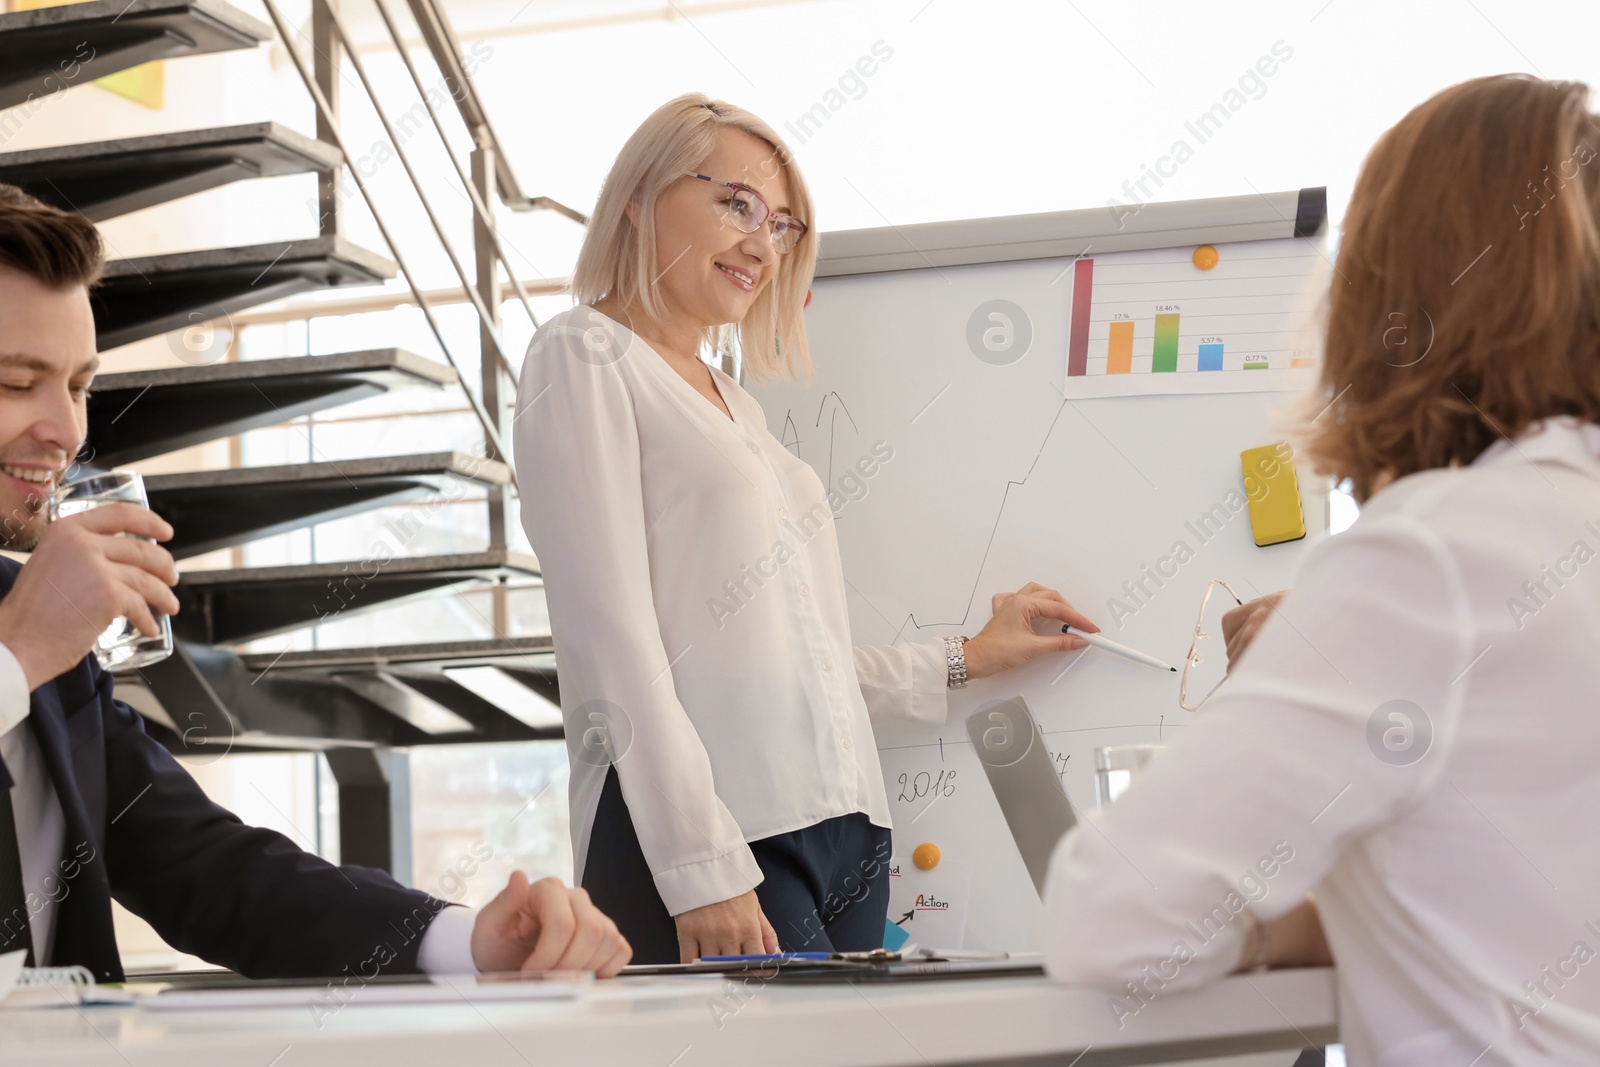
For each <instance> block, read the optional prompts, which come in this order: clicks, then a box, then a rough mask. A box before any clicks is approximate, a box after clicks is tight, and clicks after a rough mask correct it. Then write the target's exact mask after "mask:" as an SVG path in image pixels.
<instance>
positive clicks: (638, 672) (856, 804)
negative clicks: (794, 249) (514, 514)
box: [512, 306, 947, 915]
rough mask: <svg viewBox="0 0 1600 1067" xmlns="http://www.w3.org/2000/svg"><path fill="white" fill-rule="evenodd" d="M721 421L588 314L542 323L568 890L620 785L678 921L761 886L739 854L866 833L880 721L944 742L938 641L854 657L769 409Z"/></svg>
mask: <svg viewBox="0 0 1600 1067" xmlns="http://www.w3.org/2000/svg"><path fill="white" fill-rule="evenodd" d="M711 373H712V376H713V378H714V379H715V381H716V384H717V387H718V389H719V390H720V391H721V394H722V397H723V400H724V401H725V402H726V403H727V405H728V410H729V411H730V412H731V413H732V415H733V418H732V419H731V420H730V419H729V417H728V416H727V415H725V414H724V413H723V412H722V411H721V410H720V409H719V408H718V407H716V405H714V404H713V403H712V402H711V401H710V400H709V399H708V398H706V397H705V396H703V395H701V393H700V392H699V391H697V390H696V389H695V388H694V386H692V385H690V384H689V382H687V381H686V380H684V378H683V377H681V376H680V375H679V374H678V372H677V371H675V370H674V369H673V368H672V366H671V365H670V364H668V363H667V361H666V360H665V359H664V358H663V357H662V356H661V355H660V354H658V353H657V352H656V351H655V350H654V349H652V348H651V347H650V346H649V345H648V344H646V343H645V342H644V341H643V340H642V339H641V338H639V337H638V336H637V335H636V334H634V333H633V332H632V331H631V330H629V329H627V328H626V327H625V326H623V325H622V324H620V323H617V322H615V321H614V320H612V319H610V318H608V317H606V316H605V315H603V314H601V313H600V312H598V311H595V310H594V309H593V308H589V307H585V306H579V307H576V308H573V309H572V310H570V311H567V312H563V313H562V314H560V315H557V316H556V317H554V318H552V319H551V320H550V321H549V322H547V323H546V324H545V325H544V326H543V327H542V328H541V329H540V330H539V332H538V333H537V334H536V335H535V336H534V338H533V341H532V343H531V344H530V345H529V347H528V355H527V360H526V362H525V363H524V364H523V369H522V380H521V383H520V386H519V389H518V393H517V407H516V416H515V422H514V423H513V426H512V432H513V435H514V446H515V452H516V466H517V472H518V479H519V482H520V487H521V489H520V491H521V497H522V522H523V525H524V527H525V528H526V529H527V531H528V537H529V540H530V541H531V542H532V544H533V549H534V552H535V553H536V554H537V556H538V558H539V563H540V568H541V571H542V573H543V575H544V584H545V594H546V599H547V603H548V607H549V611H550V627H551V631H552V634H553V637H554V642H555V655H556V670H557V675H558V678H559V681H560V689H561V707H562V714H563V716H564V718H565V720H566V736H567V750H568V754H569V756H570V762H571V768H572V777H571V784H570V796H571V818H572V836H573V860H574V864H575V867H576V873H575V877H576V878H577V879H578V880H580V881H581V879H582V877H583V865H584V859H585V856H586V854H587V852H588V848H589V831H590V828H591V826H592V825H593V822H594V813H595V808H596V806H597V804H598V802H599V798H600V791H601V787H602V786H603V785H604V783H605V777H606V771H607V767H608V765H609V763H610V762H611V761H612V759H613V758H614V760H615V764H616V768H617V774H618V777H619V779H620V782H621V786H622V794H623V797H624V799H626V801H627V803H628V811H629V814H630V815H631V817H632V819H633V824H634V827H635V830H636V832H637V833H638V836H639V843H640V845H641V846H642V848H643V851H644V856H645V860H646V861H647V862H648V863H649V866H650V870H651V873H652V874H653V875H654V878H655V884H656V889H657V890H658V891H659V893H660V895H661V899H662V901H663V902H664V903H665V904H666V906H667V910H668V911H669V912H671V913H672V914H674V915H677V914H680V913H682V912H684V911H687V910H689V909H691V908H697V907H701V906H703V905H706V904H712V903H716V902H717V901H721V900H727V899H729V898H731V897H735V896H739V895H741V894H743V893H745V892H748V891H749V890H750V889H752V888H754V887H755V885H757V884H758V883H759V882H760V881H761V871H760V869H759V868H758V867H757V866H756V863H755V859H754V857H753V855H752V854H751V852H750V848H749V846H748V845H747V844H746V842H749V841H755V840H758V839H760V838H763V837H770V836H772V835H774V834H781V833H785V832H787V831H790V830H796V829H800V828H802V827H806V826H812V825H815V824H817V823H820V822H822V821H824V820H826V819H830V818H833V817H835V816H840V815H849V814H851V813H853V812H858V811H859V812H865V813H866V814H867V816H868V817H869V818H870V819H871V820H872V822H873V823H875V824H877V825H879V826H883V827H888V826H889V825H890V822H889V807H888V798H887V796H886V795H885V792H884V785H883V775H882V771H881V769H880V767H879V764H878V753H877V749H876V747H875V746H874V743H873V736H872V727H871V724H870V722H869V720H868V716H869V714H870V715H872V716H874V717H881V718H906V719H914V720H918V721H922V722H942V721H943V720H944V718H945V715H946V712H947V702H946V688H945V686H946V668H945V659H944V646H943V642H942V641H940V640H934V641H928V642H924V643H921V644H915V645H903V646H865V647H860V648H854V649H852V647H851V643H850V626H849V619H848V615H847V610H846V604H845V593H844V576H843V573H842V572H841V569H840V565H839V547H838V541H837V539H836V537H835V531H834V519H833V513H832V511H831V509H830V508H829V505H828V501H827V497H826V493H825V490H824V488H823V485H822V481H821V479H819V478H818V477H817V475H816V473H815V472H814V471H813V470H812V469H811V467H810V466H809V465H807V464H806V463H804V462H802V461H801V460H799V459H797V458H796V457H795V456H794V455H793V454H791V453H790V452H789V451H788V450H787V449H786V448H784V446H783V445H782V444H780V443H779V442H778V440H777V439H776V438H775V437H773V436H772V434H771V433H770V432H769V431H768V429H767V423H766V417H765V416H764V415H763V413H762V411H761V406H760V405H759V404H758V403H757V402H756V400H755V398H754V397H752V396H750V394H749V393H747V392H745V391H744V390H743V389H742V388H740V387H739V385H738V383H737V382H735V381H734V380H733V379H732V378H730V377H729V376H728V375H726V374H724V373H723V372H722V371H720V370H718V369H716V368H714V367H713V368H711Z"/></svg>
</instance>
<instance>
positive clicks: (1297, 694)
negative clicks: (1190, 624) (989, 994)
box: [1045, 418, 1600, 1067]
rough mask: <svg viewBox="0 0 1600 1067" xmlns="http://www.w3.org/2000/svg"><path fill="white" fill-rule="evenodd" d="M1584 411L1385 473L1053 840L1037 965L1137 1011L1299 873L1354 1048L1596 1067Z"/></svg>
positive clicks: (1588, 429) (1593, 694)
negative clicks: (1138, 753)
mask: <svg viewBox="0 0 1600 1067" xmlns="http://www.w3.org/2000/svg"><path fill="white" fill-rule="evenodd" d="M1597 552H1600V426H1596V425H1592V424H1584V423H1579V422H1577V421H1576V420H1573V419H1570V418H1562V419H1553V420H1550V421H1549V422H1548V423H1546V424H1545V425H1544V426H1543V427H1542V428H1541V429H1539V430H1536V431H1534V432H1532V433H1529V434H1527V435H1525V436H1524V437H1522V438H1521V439H1519V440H1518V441H1516V442H1515V443H1514V444H1513V443H1511V442H1508V441H1501V442H1499V443H1498V444H1496V445H1494V446H1493V447H1491V448H1490V449H1488V450H1487V451H1486V452H1484V454H1483V455H1482V456H1480V457H1479V458H1478V460H1477V461H1476V462H1474V463H1472V464H1471V465H1470V466H1467V467H1464V468H1458V469H1452V470H1435V471H1429V472H1424V473H1421V474H1416V475H1412V476H1410V477H1407V478H1402V479H1400V480H1399V481H1397V482H1395V483H1394V484H1392V485H1391V486H1389V487H1388V488H1386V489H1384V490H1383V491H1381V492H1379V493H1377V494H1376V495H1374V496H1373V498H1372V499H1371V500H1370V501H1369V502H1368V503H1367V505H1366V507H1365V508H1363V510H1362V513H1361V517H1360V519H1359V520H1358V521H1357V522H1356V523H1355V525H1354V526H1353V527H1352V528H1351V529H1350V530H1348V531H1347V532H1345V533H1342V534H1339V535H1338V536H1337V537H1333V538H1330V539H1329V540H1327V541H1326V542H1324V543H1323V544H1321V545H1318V546H1317V548H1316V549H1315V550H1314V551H1313V552H1312V553H1311V554H1310V556H1309V557H1308V558H1307V560H1306V563H1305V566H1304V568H1303V570H1302V573H1301V576H1300V578H1299V581H1298V582H1297V584H1296V586H1295V588H1294V591H1293V592H1292V593H1291V594H1290V595H1289V596H1288V598H1287V599H1286V600H1285V601H1284V602H1283V604H1282V606H1281V611H1280V614H1279V615H1278V616H1276V617H1274V618H1272V619H1270V620H1269V621H1268V622H1267V623H1266V625H1264V626H1263V627H1262V629H1261V631H1260V632H1259V633H1258V635H1257V636H1256V638H1255V641H1254V643H1253V645H1252V646H1251V647H1250V649H1249V650H1248V651H1247V652H1246V653H1245V655H1244V656H1243V657H1242V659H1241V661H1240V662H1239V664H1238V665H1237V666H1236V667H1235V669H1234V671H1233V674H1232V675H1231V676H1230V677H1229V679H1228V680H1227V681H1226V682H1225V683H1224V684H1223V686H1222V687H1221V688H1220V689H1219V690H1218V691H1217V693H1216V695H1215V696H1213V697H1212V698H1211V700H1210V701H1208V702H1207V703H1206V705H1205V706H1204V707H1203V708H1202V709H1201V711H1200V713H1199V714H1198V715H1197V716H1195V717H1194V719H1193V725H1192V726H1191V727H1190V728H1189V729H1188V730H1185V731H1183V736H1182V737H1181V738H1180V739H1179V740H1178V742H1177V743H1176V744H1175V745H1174V746H1173V749H1172V751H1170V752H1166V753H1162V754H1161V756H1160V757H1158V758H1157V759H1156V760H1155V761H1154V762H1153V763H1152V765H1151V767H1150V769H1149V770H1148V771H1147V772H1146V773H1145V774H1144V775H1143V776H1142V777H1141V778H1139V779H1137V780H1135V782H1134V783H1133V785H1132V787H1131V788H1130V789H1129V790H1128V791H1127V792H1126V793H1125V794H1124V795H1123V796H1122V797H1121V798H1119V799H1118V800H1117V802H1116V803H1115V804H1113V805H1111V807H1109V808H1108V809H1106V811H1105V813H1104V814H1103V816H1098V817H1095V818H1093V819H1091V820H1090V822H1091V823H1092V825H1090V826H1086V827H1080V828H1079V829H1077V830H1076V831H1074V832H1073V833H1071V834H1069V835H1068V836H1067V837H1065V838H1063V839H1062V843H1061V845H1059V846H1058V847H1057V849H1056V852H1055V855H1054V856H1053V857H1052V862H1051V870H1050V878H1049V882H1048V885H1047V893H1046V901H1045V916H1046V920H1045V922H1046V930H1045V951H1046V959H1047V964H1048V967H1049V969H1050V973H1051V974H1052V975H1053V976H1055V977H1056V978H1058V979H1061V980H1062V981H1066V982H1072V983H1085V984H1094V985H1101V986H1105V987H1108V990H1109V992H1108V995H1107V1004H1106V1007H1107V1011H1108V1012H1110V1013H1111V1014H1112V1015H1113V1016H1114V1017H1115V1018H1117V1019H1118V1020H1119V1021H1121V1022H1123V1023H1124V1025H1136V1022H1135V1020H1136V1017H1137V1016H1138V1014H1139V1013H1140V1012H1141V1011H1142V1010H1143V1008H1144V1006H1145V1005H1146V1004H1148V1003H1150V1002H1152V1001H1153V1000H1157V999H1160V998H1161V997H1162V996H1164V995H1166V993H1167V992H1168V991H1170V990H1173V989H1177V988H1180V987H1184V986H1191V985H1194V984H1197V983H1199V982H1201V981H1204V980H1206V979H1208V978H1211V977H1214V976H1216V975H1219V974H1222V973H1224V972H1226V971H1228V970H1229V969H1230V968H1231V967H1232V966H1233V965H1234V964H1235V962H1236V960H1237V959H1238V955H1239V952H1240V948H1241V944H1242V939H1243V937H1244V934H1245V928H1246V927H1247V925H1248V923H1247V920H1246V919H1245V918H1244V917H1245V916H1246V915H1247V913H1254V914H1255V915H1256V916H1258V917H1260V918H1261V919H1263V920H1271V919H1274V918H1277V917H1278V916H1280V915H1282V914H1283V913H1284V912H1286V911H1287V910H1289V908H1291V907H1292V906H1294V905H1295V904H1296V903H1297V902H1298V901H1300V900H1301V899H1302V898H1303V897H1304V896H1305V894H1306V893H1307V892H1308V891H1311V890H1315V891H1316V899H1317V907H1318V909H1319V911H1320V913H1321V916H1322V922H1323V925H1324V927H1325V929H1326V931H1327V935H1328V941H1329V944H1330V946H1331V948H1332V950H1333V955H1334V958H1335V959H1336V960H1337V962H1338V985H1339V1000H1340V1003H1339V1026H1340V1033H1341V1037H1342V1040H1343V1042H1344V1044H1345V1049H1346V1053H1347V1055H1348V1058H1349V1062H1350V1063H1351V1064H1352V1065H1355V1064H1360V1065H1371V1064H1394V1065H1397V1067H1398V1065H1401V1064H1406V1065H1410V1064H1455V1065H1458V1067H1467V1065H1468V1064H1478V1065H1479V1067H1487V1065H1489V1064H1554V1063H1568V1064H1575V1063H1600V686H1597V685H1596V680H1595V663H1596V649H1597V648H1600V560H1597Z"/></svg>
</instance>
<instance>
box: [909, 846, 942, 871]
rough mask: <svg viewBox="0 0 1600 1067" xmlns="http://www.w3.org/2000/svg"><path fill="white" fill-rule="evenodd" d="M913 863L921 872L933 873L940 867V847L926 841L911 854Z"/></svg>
mask: <svg viewBox="0 0 1600 1067" xmlns="http://www.w3.org/2000/svg"><path fill="white" fill-rule="evenodd" d="M911 862H912V863H915V864H916V865H917V870H919V871H931V870H933V869H934V868H935V867H937V866H939V846H938V845H935V844H934V843H933V842H931V841H924V842H923V843H922V844H920V845H918V846H917V847H916V849H915V850H914V851H913V852H912V853H911Z"/></svg>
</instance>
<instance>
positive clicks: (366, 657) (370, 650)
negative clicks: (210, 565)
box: [239, 634, 556, 677]
mask: <svg viewBox="0 0 1600 1067" xmlns="http://www.w3.org/2000/svg"><path fill="white" fill-rule="evenodd" d="M239 659H240V661H242V662H243V663H244V665H245V667H246V668H248V669H249V670H252V671H264V670H266V669H268V668H269V667H270V668H274V669H278V668H281V669H283V670H299V669H308V668H310V669H319V668H346V667H385V666H390V665H395V666H404V667H407V668H412V669H420V670H440V669H443V668H445V667H480V666H492V667H506V666H510V667H514V668H516V669H518V670H525V671H530V672H535V673H539V674H545V675H549V676H551V677H554V675H555V670H556V646H555V641H554V639H553V638H551V636H550V635H549V634H535V635H533V636H527V637H490V638H484V639H483V640H480V641H435V642H427V643H424V644H414V645H368V646H362V647H357V648H307V649H298V650H295V651H291V652H246V653H244V654H242V655H241V656H240V657H239Z"/></svg>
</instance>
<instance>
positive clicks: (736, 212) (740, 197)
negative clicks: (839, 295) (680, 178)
mask: <svg viewBox="0 0 1600 1067" xmlns="http://www.w3.org/2000/svg"><path fill="white" fill-rule="evenodd" d="M688 177H691V178H699V179H700V180H701V181H703V182H710V183H711V184H712V185H720V186H722V187H724V188H726V189H732V190H733V195H732V196H730V197H729V198H728V199H727V200H724V201H722V203H724V204H726V205H727V206H728V221H729V222H732V223H733V225H734V226H735V227H736V228H738V229H739V230H741V231H743V232H744V233H755V232H756V231H757V230H759V229H761V227H762V226H764V225H765V224H766V223H767V222H769V221H770V222H771V223H772V247H773V248H776V249H777V250H778V255H780V256H786V255H788V254H789V253H790V252H792V251H794V246H795V245H796V244H798V243H799V241H800V238H802V237H804V236H805V235H806V224H805V223H803V222H801V221H800V220H799V219H797V218H795V217H794V216H793V215H774V214H773V213H772V209H771V208H770V207H768V206H767V202H766V201H765V200H763V199H761V194H760V193H758V192H756V191H755V190H754V189H752V188H750V187H749V186H748V185H740V184H739V183H738V182H725V181H720V180H718V179H716V178H710V177H707V176H706V175H704V174H689V175H688Z"/></svg>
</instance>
